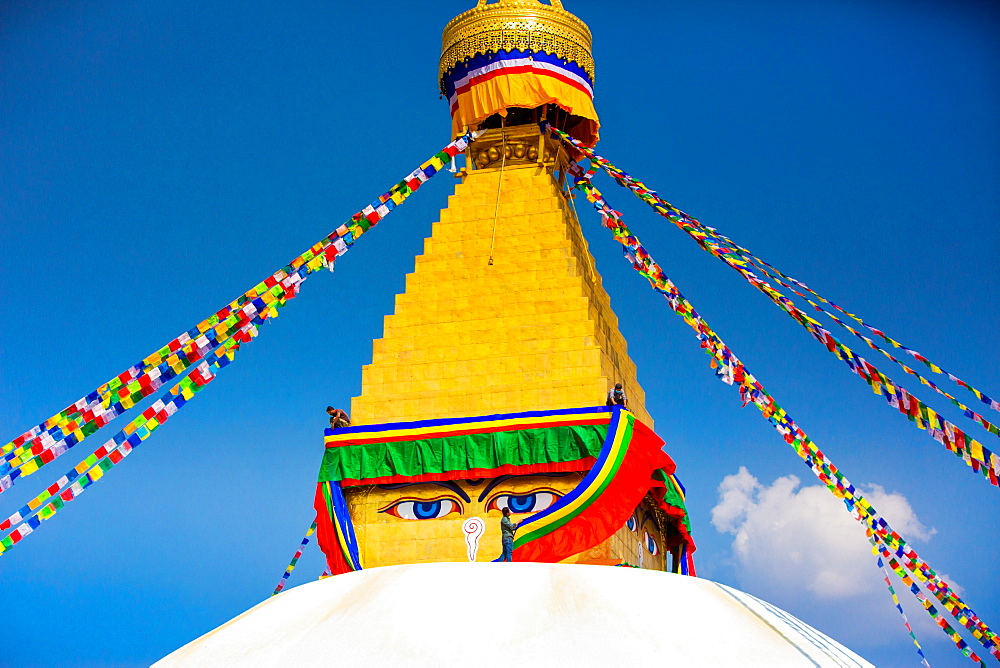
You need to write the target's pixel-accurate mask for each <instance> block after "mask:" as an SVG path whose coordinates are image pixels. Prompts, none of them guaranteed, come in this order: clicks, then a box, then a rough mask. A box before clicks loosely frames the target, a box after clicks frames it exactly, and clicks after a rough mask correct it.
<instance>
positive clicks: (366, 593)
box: [155, 563, 872, 668]
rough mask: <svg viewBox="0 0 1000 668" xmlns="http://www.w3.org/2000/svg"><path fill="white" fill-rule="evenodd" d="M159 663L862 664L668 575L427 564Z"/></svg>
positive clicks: (343, 588)
mask: <svg viewBox="0 0 1000 668" xmlns="http://www.w3.org/2000/svg"><path fill="white" fill-rule="evenodd" d="M155 665H156V666H157V667H158V668H165V667H167V666H212V667H213V668H214V667H216V666H313V665H315V666H320V665H322V666H394V667H395V666H470V667H472V666H476V667H479V666H503V667H505V668H510V667H513V666H556V667H558V666H605V667H608V668H611V667H617V666H652V665H657V666H663V665H667V666H741V667H742V666H769V667H771V666H871V665H872V664H870V663H868V662H867V661H865V660H864V659H862V658H861V657H859V656H858V655H857V654H855V653H854V652H852V651H850V650H849V649H847V648H845V647H844V646H842V645H841V644H840V643H838V642H836V641H834V640H831V639H830V638H828V637H827V636H825V635H823V634H822V633H820V632H819V631H817V630H816V629H814V628H812V627H810V626H808V625H807V624H804V623H803V622H801V621H799V620H798V619H796V618H795V617H792V616H791V615H789V614H788V613H786V612H784V611H782V610H780V609H778V608H776V607H774V606H773V605H770V604H769V603H765V602H763V601H761V600H759V599H757V598H754V597H753V596H750V595H749V594H745V593H743V592H740V591H737V590H735V589H731V588H729V587H726V586H724V585H720V584H717V583H715V582H711V581H709V580H703V579H699V578H692V577H687V576H683V575H674V574H671V573H660V572H655V571H646V570H638V569H632V568H612V567H608V566H581V565H575V564H573V565H570V564H540V563H513V564H503V563H432V564H415V565H409V566H389V567H385V568H374V569H371V570H365V571H359V572H357V573H350V574H347V575H338V576H336V577H331V578H327V579H325V580H321V581H318V582H312V583H310V584H306V585H302V586H300V587H296V588H294V589H290V590H287V591H285V592H283V593H282V594H279V595H278V596H275V597H273V598H270V599H268V600H266V601H264V602H263V603H260V604H259V605H256V606H254V607H253V608H251V609H250V610H247V611H246V612H244V613H243V614H242V615H240V616H238V617H236V618H235V619H232V620H230V621H229V622H227V623H225V624H223V625H222V626H220V627H219V628H217V629H215V630H214V631H210V632H209V633H206V634H205V635H203V636H202V637H200V638H198V639H197V640H194V641H193V642H190V643H188V644H187V645H185V646H184V647H181V648H180V649H178V650H177V651H175V652H173V653H171V654H170V655H169V656H167V657H165V658H163V659H162V660H160V661H159V662H158V663H156V664H155Z"/></svg>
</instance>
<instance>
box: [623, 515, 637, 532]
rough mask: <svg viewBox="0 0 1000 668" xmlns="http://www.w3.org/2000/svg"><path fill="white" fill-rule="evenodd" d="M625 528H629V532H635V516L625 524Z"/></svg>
mask: <svg viewBox="0 0 1000 668" xmlns="http://www.w3.org/2000/svg"><path fill="white" fill-rule="evenodd" d="M625 526H627V527H628V530H629V531H635V515H633V516H632V517H630V518H628V522H626V523H625Z"/></svg>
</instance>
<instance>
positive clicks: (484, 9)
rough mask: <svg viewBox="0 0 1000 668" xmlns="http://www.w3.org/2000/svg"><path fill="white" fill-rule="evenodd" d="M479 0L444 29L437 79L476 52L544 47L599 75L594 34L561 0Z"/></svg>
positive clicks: (539, 49)
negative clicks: (596, 65) (547, 1)
mask: <svg viewBox="0 0 1000 668" xmlns="http://www.w3.org/2000/svg"><path fill="white" fill-rule="evenodd" d="M550 2H551V4H548V5H545V4H542V3H541V2H540V0H497V1H496V2H487V0H478V2H477V4H476V6H475V7H473V8H472V9H470V10H469V11H467V12H463V13H462V14H459V15H458V16H456V17H455V18H453V19H452V20H451V21H449V22H448V25H446V26H445V27H444V34H443V35H442V36H441V65H440V68H439V70H438V78H439V79H443V77H444V73H445V72H446V71H447V70H448V69H450V68H452V67H454V66H455V65H457V64H458V63H460V62H462V61H463V60H465V59H466V58H471V57H472V56H474V55H476V54H477V53H488V52H490V51H494V52H495V51H499V50H500V49H504V50H507V51H510V50H513V49H521V50H531V51H543V52H545V53H548V54H551V55H553V56H556V57H558V58H562V59H563V60H569V61H573V62H575V63H576V64H577V65H579V66H580V67H582V68H583V69H584V70H586V72H587V74H589V75H590V79H591V81H593V79H594V56H593V54H592V52H591V48H592V43H593V37H592V36H591V34H590V28H588V27H587V24H586V23H584V22H583V21H581V20H580V19H578V18H577V17H575V16H573V15H572V14H570V13H569V12H567V11H566V10H565V9H563V7H562V0H550Z"/></svg>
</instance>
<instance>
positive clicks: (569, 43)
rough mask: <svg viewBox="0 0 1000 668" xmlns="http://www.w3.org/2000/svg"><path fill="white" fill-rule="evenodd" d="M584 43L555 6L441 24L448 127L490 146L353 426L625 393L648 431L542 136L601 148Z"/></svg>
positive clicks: (563, 163) (458, 191) (558, 153)
mask: <svg viewBox="0 0 1000 668" xmlns="http://www.w3.org/2000/svg"><path fill="white" fill-rule="evenodd" d="M591 39H592V38H591V34H590V30H589V29H588V28H587V26H586V25H585V24H584V23H583V22H582V21H580V20H579V19H578V18H576V17H575V16H573V15H572V14H570V13H569V12H567V11H566V10H564V9H563V8H562V4H561V3H560V2H559V1H558V0H552V4H542V3H541V2H539V1H538V0H499V1H498V2H493V3H488V2H486V1H485V0H480V1H479V4H478V5H477V6H476V7H475V8H473V9H471V10H470V11H468V12H465V13H463V14H461V15H459V16H457V17H456V18H455V19H453V20H452V21H451V22H450V23H449V24H448V25H447V26H446V28H445V30H444V35H443V41H442V42H443V43H442V57H441V85H442V91H443V92H444V93H445V94H446V95H447V96H448V98H449V105H450V107H451V112H452V119H453V128H454V130H455V131H456V133H460V132H463V131H465V130H466V129H469V130H479V131H481V132H482V134H481V135H480V136H479V137H478V138H477V140H476V141H475V142H473V143H472V145H471V146H470V147H469V150H468V152H467V154H466V167H465V168H464V169H462V170H461V171H460V172H459V173H458V174H457V176H458V177H459V179H460V181H461V182H460V183H458V184H457V185H456V188H455V194H454V195H451V196H450V197H449V200H448V206H447V208H445V209H442V210H441V215H440V220H439V221H438V222H435V223H434V225H433V229H432V234H431V236H430V238H428V239H425V241H424V248H423V253H422V254H421V255H419V256H418V257H417V258H416V266H415V268H414V271H413V273H410V274H408V275H407V277H406V291H405V292H404V293H403V294H400V295H397V296H396V300H395V309H394V312H393V314H392V315H389V316H386V318H385V329H384V334H383V336H382V338H380V339H376V340H375V341H374V343H373V354H372V363H371V364H368V365H366V366H364V368H363V372H362V387H361V396H359V397H355V398H354V399H353V404H352V417H353V419H354V423H355V424H359V425H364V424H374V423H387V422H394V421H407V420H420V419H434V418H443V417H461V416H473V415H485V414H491V413H494V414H495V413H514V412H519V411H531V410H551V409H560V408H571V407H578V406H594V405H598V404H603V403H604V400H605V398H606V396H607V392H608V390H609V389H610V388H611V387H613V386H614V384H615V383H621V384H622V385H623V386H624V388H625V391H626V393H627V395H628V398H629V401H630V407H631V409H632V411H633V412H634V413H635V415H636V417H637V418H638V419H639V420H641V421H642V422H644V423H646V424H647V425H650V426H652V420H651V419H650V417H649V415H648V413H647V412H646V408H645V395H644V392H643V390H642V388H641V386H640V385H639V382H638V380H637V377H636V367H635V364H634V363H633V362H632V360H631V359H630V358H629V356H628V349H627V344H626V342H625V338H624V337H623V336H622V334H621V332H620V331H619V329H618V318H617V317H616V316H615V313H614V311H613V310H612V308H611V302H610V299H609V297H608V293H607V292H606V291H605V290H604V287H603V286H602V284H601V277H600V275H599V274H598V273H597V271H596V269H595V268H594V259H593V257H592V256H591V254H590V252H589V250H588V248H587V242H586V240H585V239H584V236H583V234H582V232H581V229H580V222H579V220H578V219H577V214H576V210H575V208H574V203H573V197H572V194H571V193H570V192H569V189H568V184H567V177H566V169H567V168H568V167H569V166H570V164H571V158H572V156H569V155H567V153H566V150H565V148H564V147H563V146H562V145H561V144H560V143H559V142H557V141H556V140H554V139H551V138H549V137H546V136H545V135H544V134H543V133H542V132H541V131H540V129H539V125H538V123H539V122H540V121H547V122H549V123H551V124H553V125H555V126H557V127H560V128H562V129H565V130H566V131H568V132H570V133H574V134H575V135H576V136H577V137H579V138H581V139H583V140H584V141H586V142H587V143H591V144H592V143H594V142H596V140H597V130H598V127H599V125H598V120H597V115H596V112H594V110H593V103H592V90H593V89H592V85H593V74H594V72H593V68H594V64H593V58H592V55H591V53H592V52H591V46H592V44H591ZM484 54H485V55H488V56H490V57H491V58H490V61H489V63H488V64H487V65H486V66H483V67H478V65H479V64H480V63H479V62H478V61H477V58H482V57H483V56H484ZM496 54H502V55H503V56H504V57H505V58H507V60H505V61H500V64H501V65H502V67H497V62H498V61H497V58H496ZM525 54H527V55H525ZM546 59H549V60H551V62H549V60H546ZM498 73H499V74H501V75H503V74H506V73H511V74H516V76H495V75H496V74H498ZM534 73H538V74H539V76H537V77H535V78H534V79H532V78H530V77H534V76H535V74H534ZM588 92H589V95H588Z"/></svg>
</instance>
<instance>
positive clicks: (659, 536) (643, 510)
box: [607, 498, 668, 571]
mask: <svg viewBox="0 0 1000 668" xmlns="http://www.w3.org/2000/svg"><path fill="white" fill-rule="evenodd" d="M662 521H663V519H662V516H658V514H657V512H656V510H655V508H654V507H653V504H652V503H650V501H649V499H648V498H646V499H643V501H642V503H641V504H639V507H637V508H636V509H635V511H634V512H633V513H632V515H631V516H630V517H629V519H628V521H627V522H626V523H625V526H623V527H622V528H621V529H619V530H618V531H617V532H616V533H615V535H613V536H612V537H611V538H609V539H608V541H607V542H608V556H609V557H612V558H615V559H617V560H618V561H621V562H625V563H626V564H628V565H630V566H638V567H639V568H648V569H650V570H658V571H662V570H666V565H667V563H668V562H667V554H665V549H664V546H665V542H664V537H663V531H662V527H661V522H662Z"/></svg>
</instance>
